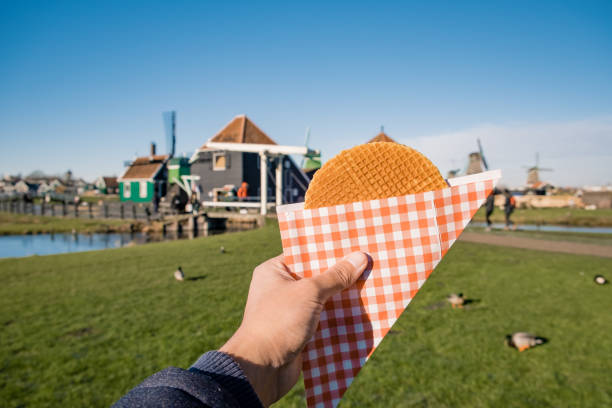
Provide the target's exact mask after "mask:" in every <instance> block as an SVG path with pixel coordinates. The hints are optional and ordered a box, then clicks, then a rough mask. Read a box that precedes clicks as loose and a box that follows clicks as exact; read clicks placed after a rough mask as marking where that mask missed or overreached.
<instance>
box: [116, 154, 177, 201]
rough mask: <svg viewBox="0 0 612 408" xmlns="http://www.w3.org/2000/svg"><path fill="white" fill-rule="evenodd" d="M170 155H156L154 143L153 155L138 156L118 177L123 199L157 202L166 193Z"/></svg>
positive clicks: (120, 193)
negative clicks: (167, 166) (167, 164)
mask: <svg viewBox="0 0 612 408" xmlns="http://www.w3.org/2000/svg"><path fill="white" fill-rule="evenodd" d="M167 162H168V155H156V154H155V147H154V145H152V146H151V155H150V156H144V157H138V158H136V159H135V160H134V161H133V162H132V163H131V164H130V166H129V167H128V169H127V170H126V171H125V173H124V174H123V175H122V176H121V177H119V179H117V181H118V182H119V198H120V199H121V201H133V202H139V203H150V202H153V203H156V202H159V199H160V198H161V197H163V196H164V195H165V194H166V189H167V180H168V169H167V168H166V163H167Z"/></svg>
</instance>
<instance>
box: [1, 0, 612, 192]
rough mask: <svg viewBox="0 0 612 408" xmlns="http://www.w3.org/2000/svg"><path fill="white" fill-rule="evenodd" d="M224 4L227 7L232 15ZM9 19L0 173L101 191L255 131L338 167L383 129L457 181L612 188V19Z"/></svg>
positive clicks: (180, 7) (521, 15)
mask: <svg viewBox="0 0 612 408" xmlns="http://www.w3.org/2000/svg"><path fill="white" fill-rule="evenodd" d="M220 3H221V4H220ZM533 3H535V2H516V1H514V2H463V1H462V2H454V1H450V2H434V1H428V2H398V3H383V2H355V1H353V2H334V3H333V4H331V5H330V4H328V2H321V3H317V2H308V3H303V4H284V3H278V4H276V3H273V2H266V3H261V4H253V2H231V3H230V2H201V1H194V2H181V1H175V2H153V1H147V2H135V1H129V2H125V1H124V2H119V1H118V2H113V1H105V2H93V1H91V2H70V1H57V2H34V1H23V2H6V1H5V2H2V3H0V52H1V53H2V54H1V55H2V63H1V64H0V173H7V172H8V173H17V172H22V173H24V174H27V173H28V172H30V171H32V170H35V169H42V170H44V171H47V172H51V173H59V172H63V171H65V170H66V169H68V168H70V169H72V170H73V172H74V173H76V174H77V175H80V176H83V177H85V178H88V179H93V178H95V177H96V176H97V175H102V174H105V175H107V174H117V175H119V174H121V172H122V171H123V167H122V163H123V161H124V160H127V159H129V158H131V157H133V156H134V155H135V154H146V153H147V150H148V144H149V142H150V141H156V142H158V145H161V146H160V147H162V148H163V145H164V136H163V126H162V119H161V112H162V111H165V110H169V109H176V110H177V111H178V150H179V152H187V153H188V154H191V153H192V152H193V150H194V149H195V148H196V147H198V146H200V145H201V144H203V143H204V142H205V141H206V140H207V139H208V138H209V137H211V136H213V135H214V134H215V133H216V132H217V131H218V130H219V129H220V128H221V127H222V126H223V125H224V124H226V123H227V122H228V121H229V120H231V119H232V118H233V117H234V116H235V115H237V114H241V113H246V114H247V115H248V116H249V117H250V118H251V119H253V120H254V121H255V123H257V124H258V125H259V126H260V127H261V128H262V129H263V130H264V131H265V132H267V133H268V134H269V135H270V136H271V137H272V138H273V139H275V140H276V141H277V142H278V143H281V144H302V143H303V140H304V131H305V129H306V127H307V126H310V127H311V128H312V134H311V145H312V146H313V147H317V148H320V149H322V150H323V152H324V158H326V159H328V158H330V157H331V156H333V155H334V154H336V153H338V152H339V151H340V150H342V149H345V148H348V147H351V146H353V145H355V144H359V143H362V142H364V141H366V140H368V139H369V138H371V137H372V136H374V135H375V134H376V133H377V132H378V129H379V127H380V125H384V126H385V130H386V131H387V133H388V134H389V135H390V136H392V137H393V138H395V139H396V140H398V141H401V142H403V143H406V144H408V145H411V146H414V147H416V148H418V149H420V150H421V151H423V153H425V154H426V155H428V156H429V157H430V158H431V159H432V160H433V161H434V163H436V164H437V165H438V166H439V167H440V169H441V170H442V171H443V172H444V173H445V172H446V171H447V170H448V169H450V168H454V167H461V166H463V165H464V162H465V160H466V158H467V154H468V153H469V152H470V151H472V150H474V149H475V147H476V140H475V139H476V137H480V138H481V140H482V142H483V144H484V147H485V154H486V155H487V156H488V157H487V158H488V160H489V162H490V163H491V165H492V166H493V167H500V168H502V170H503V171H504V174H505V175H506V182H507V183H509V184H511V185H519V184H521V183H522V182H523V181H524V170H523V169H522V168H521V166H522V165H526V164H531V163H532V162H533V161H534V155H535V152H536V151H539V152H540V157H541V164H542V165H545V166H547V167H553V168H554V169H555V171H554V172H551V173H547V174H546V178H547V179H549V180H551V181H553V182H555V183H558V184H569V185H579V184H606V183H610V182H612V80H611V78H612V24H610V21H612V3H611V2H605V1H603V2H590V1H588V2H587V1H577V2H563V1H557V2H537V4H533Z"/></svg>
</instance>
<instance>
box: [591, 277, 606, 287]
mask: <svg viewBox="0 0 612 408" xmlns="http://www.w3.org/2000/svg"><path fill="white" fill-rule="evenodd" d="M593 280H594V281H595V283H596V284H598V285H605V284H606V283H608V280H607V279H606V278H605V276H603V275H595V278H594V279H593Z"/></svg>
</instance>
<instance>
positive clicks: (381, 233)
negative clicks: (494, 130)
mask: <svg viewBox="0 0 612 408" xmlns="http://www.w3.org/2000/svg"><path fill="white" fill-rule="evenodd" d="M500 177H501V172H500V171H499V170H495V171H489V172H486V173H480V174H476V175H472V176H466V177H459V178H455V179H451V180H449V184H450V186H449V187H448V188H445V189H442V190H436V191H429V192H426V193H419V194H411V195H407V196H402V197H392V198H385V199H378V200H372V201H365V202H356V203H350V204H344V205H337V206H333V207H323V208H315V209H307V210H305V209H304V208H303V203H300V204H290V205H285V206H280V207H278V208H277V213H278V221H279V225H280V231H281V238H282V244H283V254H284V257H285V262H286V264H287V265H288V266H289V268H290V269H291V271H293V272H294V273H295V274H297V275H298V276H301V277H306V278H308V277H312V276H316V275H319V274H321V273H323V272H325V271H326V270H327V269H328V268H329V267H331V266H332V265H334V264H335V263H336V262H338V261H340V260H341V259H342V258H343V257H345V256H346V255H348V254H350V253H351V252H354V251H363V252H366V253H368V254H369V255H370V256H371V257H372V265H371V268H369V269H368V270H366V272H364V274H363V276H362V277H361V278H360V280H359V281H358V282H357V284H355V285H354V286H353V287H351V288H349V289H347V290H345V291H343V292H342V293H339V294H337V295H336V296H334V297H333V298H331V299H330V300H329V301H328V302H327V303H326V305H325V308H324V310H323V312H322V313H321V319H320V323H319V327H318V329H317V332H316V333H315V335H314V337H313V338H312V339H311V340H310V342H309V343H308V344H307V345H306V348H305V349H304V355H303V361H304V362H303V371H304V385H305V388H306V400H307V404H308V407H335V406H336V405H338V403H339V402H340V399H341V398H342V395H344V393H345V391H346V390H347V389H348V387H349V385H350V384H351V382H352V381H353V379H354V378H355V376H356V375H357V373H359V370H360V369H361V367H363V365H364V364H365V362H366V361H367V359H368V358H369V357H370V356H371V355H372V353H373V352H374V350H375V349H376V347H377V346H378V344H379V343H380V342H381V341H382V339H383V338H384V337H385V335H386V334H387V332H388V331H389V329H390V328H391V326H393V324H394V323H395V321H396V320H397V318H398V317H399V316H400V315H401V314H402V312H403V311H404V309H405V308H406V307H407V306H408V304H409V303H410V301H411V300H412V298H413V297H414V295H415V294H416V293H417V292H418V290H419V288H420V287H421V286H422V285H423V283H425V281H426V280H427V278H428V277H429V275H430V274H431V272H432V271H433V270H434V268H435V267H436V265H437V264H438V262H440V260H441V259H442V257H443V256H444V255H445V254H446V252H447V251H448V249H449V248H450V247H451V245H452V244H453V243H454V242H455V240H456V239H457V238H458V237H459V235H460V234H461V232H462V231H463V229H464V228H465V226H466V225H467V224H468V223H469V222H470V220H471V219H472V217H473V216H474V213H475V212H476V210H478V208H479V207H480V206H481V205H482V204H483V202H484V201H485V199H486V197H487V196H488V195H489V193H491V191H492V190H493V187H494V186H495V184H496V183H497V181H498V180H499V178H500Z"/></svg>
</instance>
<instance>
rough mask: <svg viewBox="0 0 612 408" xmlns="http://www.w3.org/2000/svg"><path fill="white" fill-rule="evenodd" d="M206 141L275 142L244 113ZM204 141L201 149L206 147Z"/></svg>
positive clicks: (273, 143)
mask: <svg viewBox="0 0 612 408" xmlns="http://www.w3.org/2000/svg"><path fill="white" fill-rule="evenodd" d="M208 142H213V143H250V144H271V145H275V144H276V142H275V141H274V140H272V139H271V138H270V137H269V136H268V135H266V134H265V133H264V132H263V131H262V130H261V129H259V128H258V127H257V125H255V124H254V123H253V122H252V121H251V120H250V119H249V118H247V116H246V115H238V116H236V117H235V118H234V119H232V121H231V122H230V123H228V124H227V125H225V127H224V128H223V129H221V130H220V131H219V132H218V133H217V134H216V135H215V136H213V137H212V138H211V139H210V140H209V141H208ZM208 142H206V143H205V144H204V145H203V146H202V149H206V148H207V146H206V144H207V143H208Z"/></svg>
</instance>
